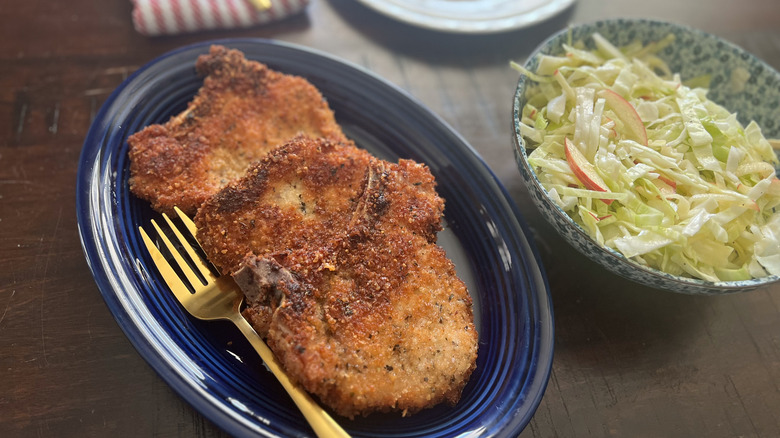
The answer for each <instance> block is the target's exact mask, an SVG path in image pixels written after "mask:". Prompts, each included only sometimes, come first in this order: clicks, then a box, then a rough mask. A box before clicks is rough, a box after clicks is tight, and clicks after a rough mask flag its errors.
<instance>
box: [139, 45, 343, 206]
mask: <svg viewBox="0 0 780 438" xmlns="http://www.w3.org/2000/svg"><path fill="white" fill-rule="evenodd" d="M195 68H196V70H197V72H198V74H200V75H202V76H204V80H203V86H202V87H201V88H200V90H199V91H198V94H197V95H196V96H195V98H194V99H193V100H192V101H191V102H190V103H189V105H188V107H187V109H186V110H185V111H184V112H182V113H181V114H178V115H176V116H174V117H173V118H171V119H170V120H169V121H168V122H167V123H165V124H162V125H151V126H149V127H147V128H145V129H143V130H142V131H140V132H138V133H136V134H134V135H132V136H131V137H130V138H129V139H128V143H129V146H130V151H129V156H130V175H131V176H130V189H131V190H132V192H133V193H135V194H136V195H137V196H138V197H140V198H142V199H146V200H148V201H149V202H151V204H152V207H153V208H154V209H155V210H158V211H161V212H167V213H171V212H172V210H173V207H174V206H178V207H179V208H180V209H182V210H183V211H184V212H185V213H187V214H190V215H193V214H195V212H196V211H197V209H198V208H199V207H200V205H201V204H202V203H203V202H204V201H205V200H206V199H208V198H209V197H210V196H211V195H213V194H214V193H216V192H217V191H218V190H219V189H220V188H222V187H224V186H225V185H226V184H227V183H228V182H229V181H231V180H234V179H236V178H237V177H239V176H241V175H243V174H244V172H245V171H246V169H247V168H248V166H249V165H250V164H251V163H253V162H254V161H257V160H259V159H260V158H262V157H263V156H264V155H265V154H266V153H267V152H268V151H270V150H271V149H273V148H274V147H276V146H278V145H280V144H282V143H284V142H286V141H287V140H289V139H290V138H292V137H293V136H295V135H297V134H305V135H308V136H311V137H330V136H333V137H343V133H342V131H341V128H340V127H339V125H338V124H337V123H336V121H335V118H334V115H333V112H332V111H331V110H330V108H329V106H328V104H327V102H325V100H324V99H323V97H322V95H321V94H320V92H319V91H318V90H317V89H316V88H315V87H314V86H313V85H312V84H310V83H309V82H308V81H306V80H305V79H303V78H300V77H297V76H291V75H286V74H282V73H280V72H277V71H274V70H272V69H269V68H268V67H267V66H266V65H264V64H261V63H259V62H255V61H248V60H246V59H245V58H244V55H243V54H242V53H241V52H239V51H237V50H228V49H227V48H225V47H222V46H212V47H211V49H210V52H209V53H208V54H206V55H201V56H200V57H199V58H198V60H197V62H196V65H195Z"/></svg>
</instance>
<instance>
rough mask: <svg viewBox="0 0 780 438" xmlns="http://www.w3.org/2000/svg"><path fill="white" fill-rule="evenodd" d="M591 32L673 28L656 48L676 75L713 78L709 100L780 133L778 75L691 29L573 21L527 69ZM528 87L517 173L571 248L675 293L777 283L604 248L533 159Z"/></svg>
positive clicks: (654, 36) (614, 37)
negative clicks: (527, 126)
mask: <svg viewBox="0 0 780 438" xmlns="http://www.w3.org/2000/svg"><path fill="white" fill-rule="evenodd" d="M594 32H598V33H600V34H601V35H603V36H604V37H605V38H606V39H608V40H609V41H610V42H612V43H613V44H615V45H616V46H618V47H620V46H625V45H627V44H629V43H631V42H634V41H636V40H639V41H641V42H642V43H643V44H647V43H649V42H652V41H658V40H661V39H662V38H663V37H665V36H666V35H668V34H670V33H671V34H674V35H675V42H674V44H671V45H670V46H668V47H666V48H665V49H664V50H662V51H661V52H659V53H658V56H659V57H660V58H661V59H663V60H664V61H665V62H666V63H667V64H668V65H669V68H670V69H671V70H672V71H673V72H676V73H679V74H680V77H681V78H682V79H683V80H687V79H691V78H696V77H699V76H702V75H710V77H711V82H710V89H709V93H708V95H707V96H708V98H709V99H711V100H713V101H715V102H717V103H718V104H720V105H723V106H724V107H725V108H727V109H728V110H729V111H730V112H736V113H737V116H738V119H739V120H740V121H741V122H742V123H743V125H746V124H747V123H748V122H750V120H755V121H756V123H758V124H759V126H761V127H762V131H763V133H764V136H766V137H767V138H778V137H780V73H778V72H777V71H776V70H774V69H772V67H770V66H769V65H767V64H766V63H764V62H763V61H761V60H759V59H758V58H756V57H755V56H753V55H751V54H750V53H748V52H746V51H745V50H743V49H741V48H740V47H737V46H735V45H734V44H731V43H729V42H727V41H725V40H723V39H721V38H718V37H716V36H714V35H711V34H708V33H705V32H702V31H700V30H696V29H692V28H689V27H686V26H682V25H678V24H674V23H669V22H664V21H657V20H647V19H611V20H604V21H598V22H595V23H588V24H581V25H578V26H573V27H572V28H570V29H565V30H562V31H560V32H559V33H557V34H555V35H553V36H551V37H550V38H549V39H548V40H547V41H545V42H544V43H542V44H541V45H540V46H539V47H538V48H537V49H536V50H535V51H534V53H533V54H531V56H529V57H528V60H527V61H526V63H525V67H526V68H527V69H528V70H530V71H536V68H537V65H538V62H539V57H540V56H541V55H543V54H547V55H560V54H561V53H563V47H562V44H563V43H568V42H569V38H571V41H584V42H585V43H586V45H587V44H591V46H590V47H589V49H593V48H594V46H593V45H592V44H593V43H592V40H591V39H590V35H592V34H593V33H594ZM737 72H747V73H749V75H750V78H749V79H748V80H747V82H745V83H744V87H743V88H742V89H740V90H735V89H734V87H733V86H732V85H731V77H732V75H734V74H736V73H737ZM527 85H528V82H527V80H526V77H525V76H521V77H520V80H519V81H518V84H517V90H516V92H515V97H514V106H513V118H514V126H515V135H514V139H515V156H516V157H517V162H518V167H519V169H520V174H521V176H522V178H523V181H524V182H525V184H526V186H527V187H528V191H529V193H530V194H531V198H532V199H533V201H534V203H535V204H536V206H537V207H538V208H539V211H540V212H541V213H542V215H543V216H544V217H545V218H546V219H547V221H549V222H550V223H551V224H552V225H553V227H555V229H556V230H557V231H558V232H559V233H560V234H561V236H563V237H564V239H566V241H568V242H569V243H570V244H571V245H572V246H573V247H574V248H576V249H577V250H579V251H580V252H582V253H583V254H585V255H586V256H587V257H588V258H590V259H591V260H594V261H596V262H598V263H600V264H601V265H602V266H604V267H605V268H607V269H609V270H610V271H612V272H614V273H616V274H618V275H621V276H623V277H625V278H628V279H630V280H633V281H635V282H637V283H640V284H644V285H647V286H650V287H653V288H656V289H663V290H669V291H673V292H680V293H686V294H698V295H718V294H726V293H734V292H744V291H748V290H753V289H756V288H759V287H762V286H766V285H768V284H771V283H776V282H778V281H780V277H778V276H776V275H773V276H768V277H763V278H756V279H751V280H746V281H722V282H709V281H704V280H699V279H693V278H687V277H679V276H674V275H670V274H667V273H665V272H661V271H659V270H656V269H652V268H649V267H647V266H645V265H641V264H639V263H637V262H635V261H633V260H630V259H627V258H625V257H624V256H623V255H622V254H621V253H619V252H618V251H615V250H613V249H611V248H606V247H603V246H601V245H599V244H598V242H596V241H595V240H594V239H592V238H591V237H590V236H589V235H588V233H587V232H586V231H585V230H583V229H582V228H581V227H580V226H579V225H577V223H576V222H574V220H572V219H571V217H569V216H568V215H567V214H566V213H565V212H564V211H563V210H562V209H561V208H560V207H558V205H556V204H555V202H554V201H553V200H552V199H551V198H550V197H549V195H548V193H547V191H546V190H545V189H544V188H543V187H542V184H541V183H540V182H539V179H538V178H537V176H536V174H535V173H534V171H533V169H532V168H531V166H530V164H529V163H528V160H527V151H526V149H525V140H524V139H523V137H522V135H521V134H520V125H519V120H520V115H521V114H522V109H523V106H525V92H526V86H527Z"/></svg>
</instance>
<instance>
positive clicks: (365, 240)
mask: <svg viewBox="0 0 780 438" xmlns="http://www.w3.org/2000/svg"><path fill="white" fill-rule="evenodd" d="M302 143H309V144H311V141H308V140H300V141H299V144H298V145H295V146H293V145H291V146H289V148H293V147H302V146H301V144H302ZM304 149H305V147H304ZM283 151H284V148H282V149H280V150H279V151H278V152H277V151H274V153H272V154H271V155H270V156H269V157H267V158H266V160H264V162H263V163H262V164H260V165H258V166H257V167H256V168H254V169H253V171H252V172H250V174H249V175H248V176H247V177H245V178H243V179H241V180H239V181H237V182H235V183H234V184H231V185H230V186H228V187H226V188H225V189H224V190H223V191H222V192H220V193H219V194H218V195H216V196H215V197H214V198H212V199H211V200H209V201H208V202H207V203H206V204H204V206H203V208H202V209H201V211H200V212H199V213H198V216H197V217H196V223H197V225H198V227H199V233H198V236H199V239H200V240H201V242H204V241H208V239H210V238H213V239H214V240H215V242H216V243H217V245H214V244H213V243H211V244H207V245H204V248H205V250H206V252H207V254H208V255H209V257H211V258H212V259H213V260H218V261H220V260H227V259H224V258H222V255H221V254H222V253H224V252H226V253H233V254H241V253H244V254H245V256H244V257H242V259H241V260H240V261H239V263H238V265H236V264H235V259H233V258H232V256H231V257H230V258H229V260H228V261H227V263H226V264H223V265H222V268H223V270H224V269H226V270H228V271H232V270H233V269H234V267H235V266H238V267H239V269H238V271H236V272H234V275H233V276H234V278H235V279H236V282H237V283H238V284H239V285H240V286H241V287H242V290H244V292H245V295H246V297H247V304H248V307H247V308H246V310H245V311H244V314H245V316H246V317H247V318H248V319H249V320H250V322H252V324H253V326H255V328H256V329H257V331H258V332H259V333H260V334H261V335H262V336H264V337H265V338H266V339H267V342H268V345H269V347H270V348H271V349H272V350H273V352H274V354H275V355H276V356H277V358H279V360H280V361H281V363H282V365H283V366H284V368H285V370H286V371H287V373H288V375H289V376H290V377H291V378H292V379H294V380H295V381H297V382H299V383H300V384H301V385H302V386H303V387H304V388H305V389H306V390H307V391H309V392H311V393H312V394H315V395H316V396H318V397H319V398H320V399H321V400H322V401H323V403H325V404H326V405H327V406H329V407H331V408H332V409H333V410H334V411H335V412H337V413H339V414H340V415H343V416H347V417H354V416H356V415H364V414H368V413H371V412H384V411H394V410H397V411H402V412H404V413H412V412H416V411H419V410H421V409H424V408H427V407H431V406H433V405H435V404H438V403H440V402H445V401H446V402H449V403H453V404H454V403H455V402H456V401H457V400H458V399H459V398H460V394H461V392H462V390H463V387H464V386H465V384H466V382H467V380H468V378H469V376H470V374H471V372H472V371H473V369H474V367H475V360H476V354H477V334H476V331H475V328H474V323H473V314H472V303H471V298H470V297H469V295H468V292H467V290H466V287H465V285H464V284H463V282H462V281H461V280H459V279H458V277H457V276H456V273H455V269H454V266H453V264H452V262H451V261H450V260H449V259H447V257H446V255H445V253H444V251H443V250H442V249H441V248H440V247H439V246H437V245H436V244H435V243H434V242H435V240H436V232H437V231H438V230H439V229H440V217H441V214H442V211H443V200H442V199H441V198H440V197H439V196H438V195H437V194H436V191H435V181H434V179H433V176H432V175H431V174H430V172H429V171H428V169H427V167H425V166H423V165H420V164H417V163H414V162H412V161H408V160H401V161H400V162H399V163H398V164H391V163H387V162H385V161H382V160H379V159H376V158H372V157H371V158H369V160H368V161H367V162H365V163H361V162H360V160H352V163H353V166H354V169H353V170H352V171H351V173H349V175H350V176H349V177H346V178H344V179H339V178H336V177H335V175H337V174H338V172H340V171H343V170H339V171H337V170H333V171H332V173H333V174H334V178H332V179H326V180H324V181H323V180H322V175H327V174H328V173H331V172H323V171H322V169H327V168H328V167H331V168H333V166H332V165H331V164H328V165H326V166H323V165H322V164H321V163H320V161H325V162H328V160H330V158H328V156H329V154H328V153H327V152H326V153H324V154H316V153H311V154H306V153H305V152H303V150H296V152H295V153H291V152H290V149H288V151H287V152H283ZM353 153H354V152H353ZM277 154H278V156H279V158H276V156H277ZM334 154H335V151H331V153H330V155H334ZM291 155H295V156H296V157H298V156H302V155H306V157H305V158H303V159H297V158H296V160H297V165H298V167H297V169H296V168H295V166H294V165H293V163H290V162H289V161H288V159H287V158H282V157H285V156H286V157H290V156H291ZM318 157H325V158H318ZM346 167H348V166H347V165H345V168H346ZM339 168H340V167H339ZM340 169H341V168H340ZM310 174H313V175H310ZM314 175H317V176H314ZM358 175H360V178H358ZM290 181H295V185H294V186H295V188H294V190H293V191H292V192H291V193H292V194H293V195H294V196H292V197H288V196H286V195H285V196H281V197H279V196H277V195H276V193H278V192H279V189H278V188H279V187H283V188H285V189H283V190H281V192H282V193H287V190H288V189H287V188H289V187H293V185H291V184H290ZM357 181H360V184H359V185H358V186H355V183H356V182H357ZM342 183H343V184H345V185H346V187H347V189H346V191H344V190H342V189H341V188H339V187H337V186H339V185H340V184H342ZM309 191H311V193H314V194H320V195H322V196H324V197H325V198H326V199H337V198H344V200H345V201H347V202H344V203H340V204H338V207H337V208H336V209H334V210H332V211H331V212H330V213H325V212H324V211H323V212H320V213H319V214H318V215H317V216H316V217H315V216H312V217H308V219H309V220H310V221H309V223H308V224H306V225H301V226H300V227H298V228H295V227H294V228H289V229H288V228H287V225H286V224H287V222H286V219H283V215H279V214H278V212H276V211H277V209H280V208H287V209H288V211H290V212H291V213H290V214H291V215H292V216H297V217H298V218H301V217H302V216H303V215H304V213H303V210H302V209H300V205H299V204H298V203H296V202H295V201H296V200H297V199H298V195H297V194H298V193H309ZM306 196H307V195H304V197H303V199H305V200H308V199H309V198H306ZM258 199H260V200H262V201H260V202H258V201H257V200H258ZM309 202H310V201H309ZM277 203H278V204H279V205H277ZM241 204H243V207H242V208H239V207H240V205H241ZM269 204H272V205H269ZM306 205H307V209H308V208H309V207H308V206H309V203H308V202H306ZM332 205H334V204H331V203H329V202H325V203H322V204H320V205H319V206H317V208H321V209H327V208H329V207H330V206H332ZM221 206H228V207H229V208H226V209H225V208H221ZM280 206H283V207H280ZM292 207H299V208H298V209H297V211H294V210H295V209H294V208H292ZM239 211H240V213H237V212H239ZM207 218H208V219H207ZM220 218H221V219H220ZM246 218H255V222H254V225H251V224H248V223H246ZM205 219H207V220H205ZM261 221H268V224H265V225H263V227H264V228H265V231H263V232H260V233H258V234H257V238H254V237H249V236H251V235H253V234H254V233H255V231H254V230H256V229H257V228H256V227H258V224H259V222H261ZM304 222H305V220H304ZM252 227H255V228H252ZM302 227H305V228H308V227H311V229H312V230H315V231H312V232H311V234H310V235H309V237H306V238H300V239H295V238H294V236H295V235H297V234H301V233H305V232H307V231H305V230H304V229H303V228H302ZM269 230H275V231H273V232H272V234H271V235H270V236H268V237H266V238H264V239H260V237H262V234H263V233H267V232H269ZM219 236H224V239H225V240H224V241H225V242H228V243H226V244H219V242H220V239H221V238H220V237H219ZM258 239H260V240H258ZM254 242H261V244H260V245H259V246H254V245H255V243H254Z"/></svg>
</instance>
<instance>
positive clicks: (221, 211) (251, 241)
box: [194, 136, 371, 274]
mask: <svg viewBox="0 0 780 438" xmlns="http://www.w3.org/2000/svg"><path fill="white" fill-rule="evenodd" d="M370 160H371V156H370V154H369V153H368V152H366V151H365V150H363V149H359V148H357V147H356V146H355V145H354V144H353V143H352V142H351V141H348V140H342V141H340V142H339V141H335V140H332V139H325V138H318V139H312V138H309V137H304V136H299V137H295V138H293V139H292V140H291V141H289V142H287V143H285V144H284V145H282V146H280V147H278V148H276V149H274V150H273V151H271V152H270V153H268V155H267V156H266V157H264V158H263V159H262V160H260V161H258V162H257V163H255V164H254V165H253V166H251V167H250V168H249V170H248V171H247V173H246V174H245V175H244V176H243V177H242V178H240V179H238V180H236V181H234V182H233V183H231V184H229V185H227V186H226V187H225V188H224V189H222V190H221V191H219V192H218V193H216V194H215V195H214V196H213V197H211V198H210V199H208V200H207V201H206V202H205V203H204V204H203V206H202V207H201V209H200V210H199V211H198V214H197V215H196V216H195V219H194V220H195V224H196V226H197V227H198V236H197V237H198V242H200V244H201V246H202V247H203V249H204V250H205V251H206V255H207V256H208V258H209V260H210V261H211V263H213V264H214V266H216V267H217V268H219V270H220V271H221V272H222V273H223V274H232V273H233V272H235V271H236V270H237V269H238V268H239V265H240V263H241V261H242V259H243V258H244V256H246V255H247V254H248V253H255V254H259V255H265V254H268V253H281V252H285V251H289V250H291V249H293V248H303V247H310V248H326V247H327V245H328V241H330V240H331V239H332V238H333V235H334V234H336V233H340V232H343V231H344V230H346V228H347V226H348V223H349V221H350V220H351V218H352V212H353V211H354V210H355V208H357V203H358V200H359V197H360V195H361V193H362V191H363V186H364V184H365V181H364V180H365V175H366V169H368V165H369V161H370Z"/></svg>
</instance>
